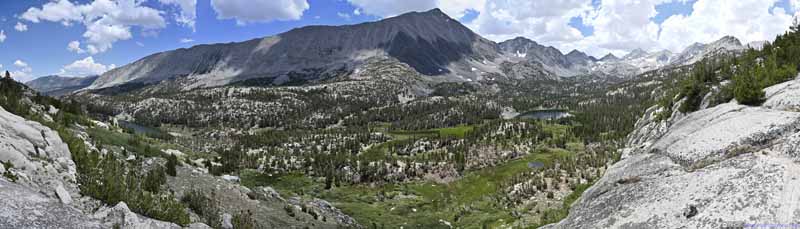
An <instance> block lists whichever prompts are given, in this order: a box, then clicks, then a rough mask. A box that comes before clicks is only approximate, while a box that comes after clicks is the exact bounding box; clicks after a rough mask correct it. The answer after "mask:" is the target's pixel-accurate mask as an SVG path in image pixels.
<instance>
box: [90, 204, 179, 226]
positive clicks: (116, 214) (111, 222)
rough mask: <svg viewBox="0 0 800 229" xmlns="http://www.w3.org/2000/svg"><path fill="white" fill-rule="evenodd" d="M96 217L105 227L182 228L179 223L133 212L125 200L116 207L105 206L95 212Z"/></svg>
mask: <svg viewBox="0 0 800 229" xmlns="http://www.w3.org/2000/svg"><path fill="white" fill-rule="evenodd" d="M93 217H94V218H96V219H98V220H99V221H101V222H102V225H103V227H104V228H109V227H115V226H119V227H120V228H126V229H127V228H129V229H138V228H164V229H167V228H181V227H180V226H178V225H177V224H174V223H169V222H164V221H158V220H153V219H150V218H147V217H142V216H140V215H138V214H136V213H134V212H132V211H131V210H130V209H129V208H128V205H127V204H125V202H120V203H118V204H117V205H116V206H114V207H110V208H109V207H103V208H101V209H100V210H98V211H97V212H95V214H94V216H93Z"/></svg>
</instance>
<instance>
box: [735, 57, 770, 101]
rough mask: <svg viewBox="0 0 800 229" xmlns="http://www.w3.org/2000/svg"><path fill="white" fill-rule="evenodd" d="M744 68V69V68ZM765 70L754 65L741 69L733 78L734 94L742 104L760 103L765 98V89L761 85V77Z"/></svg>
mask: <svg viewBox="0 0 800 229" xmlns="http://www.w3.org/2000/svg"><path fill="white" fill-rule="evenodd" d="M743 70H744V69H743ZM763 72H764V70H763V69H761V67H758V66H756V67H753V68H751V69H749V70H744V71H740V72H739V73H737V74H736V76H734V78H733V96H734V98H736V101H739V103H740V104H745V105H753V106H755V105H760V104H761V102H763V100H764V91H763V90H762V88H761V87H760V86H759V78H758V77H757V76H762V75H763Z"/></svg>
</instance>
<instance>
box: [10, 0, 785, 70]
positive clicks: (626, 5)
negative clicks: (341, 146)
mask: <svg viewBox="0 0 800 229" xmlns="http://www.w3.org/2000/svg"><path fill="white" fill-rule="evenodd" d="M59 1H61V2H59ZM63 1H68V2H63ZM212 1H217V3H216V5H215V6H212V5H213V4H214V3H212ZM713 1H720V0H700V1H680V0H676V1H671V0H651V1H647V0H637V1H625V0H622V1H602V0H565V1H552V2H554V3H551V1H549V0H548V1H521V3H517V2H514V0H500V1H497V2H494V1H493V0H461V1H455V0H439V1H429V0H404V1H396V0H288V1H273V0H224V1H222V0H99V2H95V0H57V1H56V0H53V1H50V0H26V1H17V0H13V1H12V0H0V9H2V10H0V30H2V31H3V35H5V39H3V36H2V35H0V41H2V42H0V50H2V52H0V53H3V54H2V55H0V64H2V69H7V70H9V71H11V72H14V73H15V75H17V76H20V80H22V81H25V80H29V79H32V78H34V77H37V76H43V75H50V74H62V75H71V76H79V75H85V74H90V73H101V72H103V71H105V70H108V69H110V68H113V67H114V66H122V65H125V64H127V63H130V62H132V61H135V60H137V59H139V58H142V57H145V56H147V55H150V54H153V53H156V52H161V51H166V50H172V49H177V48H185V47H191V46H193V45H197V44H205V43H220V42H234V41H244V40H248V39H253V38H260V37H264V36H269V35H274V34H278V33H281V32H285V31H287V30H290V29H292V28H296V27H301V26H305V25H342V24H353V23H360V22H365V21H374V20H379V19H381V18H383V17H390V16H394V15H397V14H400V13H403V12H407V11H409V10H427V9H430V8H434V7H439V8H442V9H443V10H444V11H445V12H446V13H448V14H449V15H451V17H454V18H456V19H459V20H461V21H462V23H464V24H465V25H467V26H468V27H470V28H472V29H473V30H475V31H476V32H478V33H479V34H481V35H483V36H485V37H487V38H489V39H493V40H496V41H500V40H504V39H508V38H512V37H516V36H526V37H529V38H531V39H534V40H536V41H538V42H540V43H543V44H546V45H553V46H556V47H557V48H559V49H561V50H562V52H565V53H566V52H569V51H570V50H571V49H579V50H582V51H585V52H588V53H589V54H592V55H596V56H601V55H602V54H604V53H607V52H612V53H615V54H624V52H627V51H628V50H631V49H633V48H645V49H649V50H654V49H662V48H666V49H670V50H679V49H680V48H681V47H684V46H686V45H688V43H690V41H692V39H694V40H695V41H698V42H709V41H710V40H712V39H713V38H714V37H717V36H718V37H721V36H722V35H726V34H725V33H730V34H732V35H739V34H737V33H741V34H742V35H741V36H737V37H740V39H743V38H744V40H748V38H750V40H758V39H768V38H769V37H774V34H777V33H779V32H781V31H782V30H781V28H782V27H785V26H784V24H785V23H786V20H787V19H786V18H787V17H789V18H790V16H791V15H792V14H794V13H793V12H794V11H795V10H794V9H793V5H792V4H791V3H790V2H789V1H790V0H781V1H775V2H772V1H762V0H753V1H752V3H750V4H752V5H747V4H745V3H742V4H728V5H735V6H731V7H730V9H729V10H730V11H731V12H736V11H737V10H739V11H741V10H743V9H751V11H753V10H757V9H763V10H761V11H764V12H760V14H758V15H749V16H748V17H750V21H752V22H748V23H752V24H745V25H739V27H742V26H744V27H746V28H744V29H742V28H737V27H733V26H731V27H730V28H724V29H718V28H714V27H713V26H714V25H713V24H711V25H709V26H707V27H702V26H699V27H701V28H700V29H698V30H696V31H693V30H687V29H686V28H685V27H686V26H685V24H686V23H695V24H696V23H698V22H705V21H708V19H706V18H718V17H715V16H714V15H700V14H699V13H697V14H693V13H694V10H693V8H698V9H701V10H700V11H702V12H706V13H705V14H713V12H711V11H710V10H705V11H703V10H702V9H703V6H704V5H709V4H714V3H713ZM642 2H644V4H643V3H642ZM724 2H725V3H728V2H737V1H724ZM741 2H747V1H744V0H742V1H741ZM764 2H767V3H764ZM57 3H60V4H61V5H58V7H56V4H57ZM99 3H105V5H104V6H106V7H105V8H103V7H99V6H101V5H103V4H99ZM47 4H49V5H50V7H49V8H48V7H46V6H45V5H47ZM181 4H184V5H181ZM281 4H283V5H281ZM764 4H767V5H765V6H763V7H768V8H763V7H761V6H762V5H764ZM90 6H94V8H93V10H87V9H83V8H86V7H90ZM81 7H83V8H81ZM126 7H127V8H126ZM503 7H506V8H503ZM759 7H761V8H759ZM776 7H777V8H780V10H775V9H776ZM113 8H118V9H113ZM706 8H707V7H706ZM32 9H33V10H32ZM130 9H134V10H141V12H144V13H141V14H133V13H131V14H130V15H125V14H126V13H127V12H133V10H130ZM715 10H716V9H715ZM718 10H720V11H723V12H724V11H725V10H726V9H724V8H722V9H718ZM36 11H38V12H36ZM79 11H80V12H79ZM26 12H27V13H26ZM65 12H66V13H65ZM137 12H139V11H137ZM148 12H151V13H154V14H151V15H150V16H149V17H148V16H142V15H146V13H148ZM643 12H644V13H645V15H642V13H643ZM188 13H190V14H188ZM728 13H729V14H730V12H728ZM183 15H191V16H190V19H191V20H190V21H192V22H193V24H194V26H193V27H192V26H189V25H187V23H186V21H184V20H182V19H185V17H181V16H183ZM787 15H788V16H787ZM610 16H613V17H610ZM677 16H682V17H677ZM762 16H763V17H762ZM753 17H755V19H754V18H753ZM70 18H72V19H70ZM76 18H78V19H76ZM704 19H705V20H704ZM615 20H616V21H615ZM720 20H722V21H718V22H709V23H719V24H724V23H728V24H730V23H731V22H734V21H737V20H742V19H741V18H723V19H720ZM665 21H668V22H665ZM620 23H624V24H620ZM682 23H683V24H682ZM758 23H764V24H767V23H769V24H779V25H776V26H772V27H766V26H762V25H759V24H758ZM781 23H783V24H781ZM19 24H22V25H23V26H20V25H19ZM92 25H102V27H93V28H91V29H90V26H92ZM617 25H619V26H617ZM682 25H683V26H682ZM23 27H27V28H23ZM620 27H624V28H620ZM20 30H22V31H20ZM717 30H719V31H717ZM748 31H750V32H748ZM752 31H756V33H753V32H752ZM126 32H127V33H129V34H130V36H125V35H126ZM89 33H92V34H90V35H87V34H89ZM640 34H647V36H641V35H640ZM686 34H688V35H686ZM718 37H717V38H718ZM620 38H622V39H620ZM675 40H679V41H675ZM71 42H76V43H80V45H78V46H77V49H72V50H68V48H67V47H68V45H69V44H70V43H71ZM104 45H108V47H107V48H97V47H103V46H104ZM90 46H93V47H95V48H93V49H92V48H90ZM643 46H644V47H643ZM98 49H102V50H98Z"/></svg>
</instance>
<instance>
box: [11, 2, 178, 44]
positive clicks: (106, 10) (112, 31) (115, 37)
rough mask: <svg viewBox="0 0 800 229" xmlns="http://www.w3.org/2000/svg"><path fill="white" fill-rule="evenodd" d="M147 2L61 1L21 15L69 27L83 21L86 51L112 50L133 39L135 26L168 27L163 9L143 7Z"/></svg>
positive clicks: (34, 21) (29, 19)
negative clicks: (118, 42) (119, 42)
mask: <svg viewBox="0 0 800 229" xmlns="http://www.w3.org/2000/svg"><path fill="white" fill-rule="evenodd" d="M143 2H144V1H139V0H95V1H93V2H91V3H87V4H82V5H76V4H73V3H72V2H70V1H69V0H57V1H52V2H48V3H45V4H44V5H42V6H41V7H40V8H37V7H31V8H29V9H28V10H27V11H25V12H24V13H23V14H22V16H20V18H21V19H24V20H27V21H30V22H33V23H39V22H42V21H50V22H60V23H61V24H63V25H66V26H70V25H72V24H74V23H81V24H83V25H84V26H85V27H86V31H85V32H84V34H83V37H84V38H85V39H86V43H87V45H86V50H87V51H88V52H89V53H92V54H96V53H100V52H105V51H107V50H109V49H111V48H112V46H113V44H114V43H115V42H117V41H120V40H128V39H131V38H132V37H133V35H132V33H131V28H132V27H139V28H141V29H142V30H143V31H144V32H152V31H156V30H159V29H163V28H165V27H166V21H165V19H164V17H162V13H163V12H161V11H159V10H156V9H153V8H150V7H147V6H143V5H142V3H143Z"/></svg>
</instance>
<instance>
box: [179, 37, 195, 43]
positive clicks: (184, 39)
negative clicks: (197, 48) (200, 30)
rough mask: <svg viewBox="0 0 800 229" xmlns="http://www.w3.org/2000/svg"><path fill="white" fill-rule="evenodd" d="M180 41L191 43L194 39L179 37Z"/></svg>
mask: <svg viewBox="0 0 800 229" xmlns="http://www.w3.org/2000/svg"><path fill="white" fill-rule="evenodd" d="M180 42H181V43H192V42H194V40H193V39H190V38H181V40H180Z"/></svg>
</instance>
